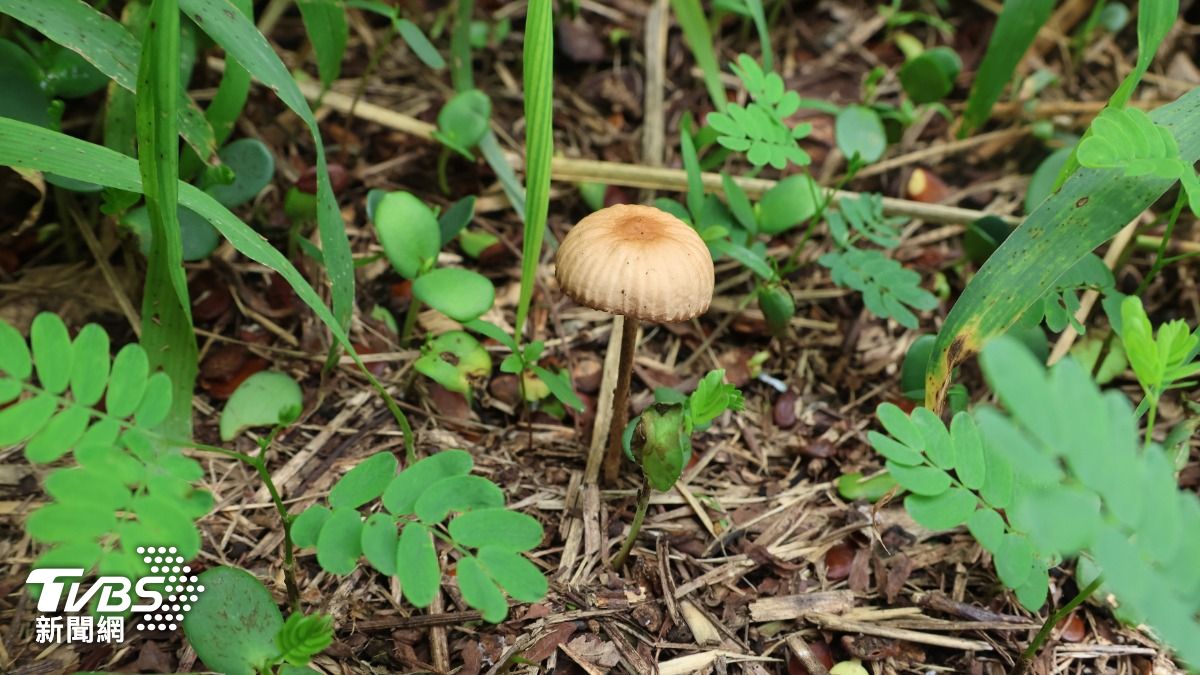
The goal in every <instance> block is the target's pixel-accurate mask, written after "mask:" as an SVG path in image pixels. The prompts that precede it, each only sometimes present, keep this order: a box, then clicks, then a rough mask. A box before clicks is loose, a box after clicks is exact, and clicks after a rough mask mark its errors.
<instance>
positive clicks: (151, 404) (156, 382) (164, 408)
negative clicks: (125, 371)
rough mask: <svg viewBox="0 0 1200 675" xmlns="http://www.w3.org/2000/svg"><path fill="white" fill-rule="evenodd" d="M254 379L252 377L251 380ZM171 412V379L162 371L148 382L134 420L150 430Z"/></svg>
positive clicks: (243, 384) (152, 376)
mask: <svg viewBox="0 0 1200 675" xmlns="http://www.w3.org/2000/svg"><path fill="white" fill-rule="evenodd" d="M260 375H261V373H260ZM253 377H254V376H253V375H252V376H251V378H253ZM242 386H245V383H242ZM170 411H171V378H170V377H168V376H167V374H166V373H164V372H161V371H160V372H157V373H154V374H153V375H151V376H150V377H149V379H147V380H146V393H145V394H144V395H143V396H142V402H141V403H140V404H139V405H138V409H137V412H135V413H134V414H133V419H134V421H135V422H137V425H138V426H139V427H142V428H143V429H149V428H153V427H156V426H158V425H159V424H162V422H163V420H165V419H167V413H169V412H170ZM224 440H229V439H228V438H226V439H224Z"/></svg>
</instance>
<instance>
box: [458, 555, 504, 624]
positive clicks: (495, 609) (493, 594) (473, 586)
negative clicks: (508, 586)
mask: <svg viewBox="0 0 1200 675" xmlns="http://www.w3.org/2000/svg"><path fill="white" fill-rule="evenodd" d="M457 578H458V589H459V590H460V591H462V596H463V600H466V601H467V604H468V605H470V606H472V607H474V608H475V609H478V610H479V611H480V613H481V614H483V618H484V620H485V621H490V622H491V623H500V622H501V621H503V620H504V617H506V616H508V603H507V602H506V601H505V600H504V594H503V593H501V592H500V589H499V588H497V587H496V584H495V583H494V582H493V581H492V580H491V579H490V578H489V577H488V575H487V572H485V571H484V570H483V566H482V565H480V564H479V561H478V560H476V559H475V558H472V557H469V556H468V557H466V558H463V559H462V560H460V561H459V562H458V574H457Z"/></svg>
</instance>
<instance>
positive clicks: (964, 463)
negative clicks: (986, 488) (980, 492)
mask: <svg viewBox="0 0 1200 675" xmlns="http://www.w3.org/2000/svg"><path fill="white" fill-rule="evenodd" d="M950 442H951V444H952V445H953V446H954V473H955V474H956V475H957V476H958V479H959V480H960V481H962V484H963V485H965V486H967V487H969V488H971V489H972V490H977V489H979V488H980V487H981V486H982V485H983V482H984V477H985V476H986V475H987V462H986V460H985V459H984V454H983V441H982V440H981V439H980V437H979V427H977V426H975V420H974V419H972V418H971V416H970V415H968V414H967V413H965V412H960V413H958V414H957V415H955V416H954V419H953V420H951V421H950Z"/></svg>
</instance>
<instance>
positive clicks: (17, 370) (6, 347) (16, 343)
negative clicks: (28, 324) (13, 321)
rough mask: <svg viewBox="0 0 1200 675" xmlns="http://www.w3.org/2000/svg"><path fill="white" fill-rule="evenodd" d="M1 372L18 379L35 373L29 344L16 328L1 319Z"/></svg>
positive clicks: (26, 377) (27, 377)
mask: <svg viewBox="0 0 1200 675" xmlns="http://www.w3.org/2000/svg"><path fill="white" fill-rule="evenodd" d="M0 372H3V373H7V374H8V375H11V376H12V377H13V378H15V379H17V380H27V379H29V376H30V375H31V374H33V359H32V358H30V356H29V345H27V344H25V338H24V337H23V336H22V335H21V333H20V332H19V331H17V329H16V328H13V327H12V326H11V325H9V323H8V322H6V321H2V320H0Z"/></svg>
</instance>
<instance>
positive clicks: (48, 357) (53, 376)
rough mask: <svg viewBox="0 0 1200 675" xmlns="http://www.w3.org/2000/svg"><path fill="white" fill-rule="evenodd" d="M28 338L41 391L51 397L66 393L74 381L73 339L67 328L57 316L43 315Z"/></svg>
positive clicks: (36, 319) (32, 327)
mask: <svg viewBox="0 0 1200 675" xmlns="http://www.w3.org/2000/svg"><path fill="white" fill-rule="evenodd" d="M29 337H30V343H31V344H33V362H34V364H35V365H36V367H37V374H38V380H39V381H40V382H41V384H42V388H43V389H45V390H46V391H48V392H50V393H51V394H61V393H63V391H65V390H66V388H67V383H68V382H69V381H70V378H71V336H70V334H68V333H67V326H66V324H64V323H63V322H62V319H60V318H58V316H57V315H55V314H51V313H50V312H42V313H41V314H38V315H37V316H36V317H34V319H33V325H32V326H30V328H29Z"/></svg>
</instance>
